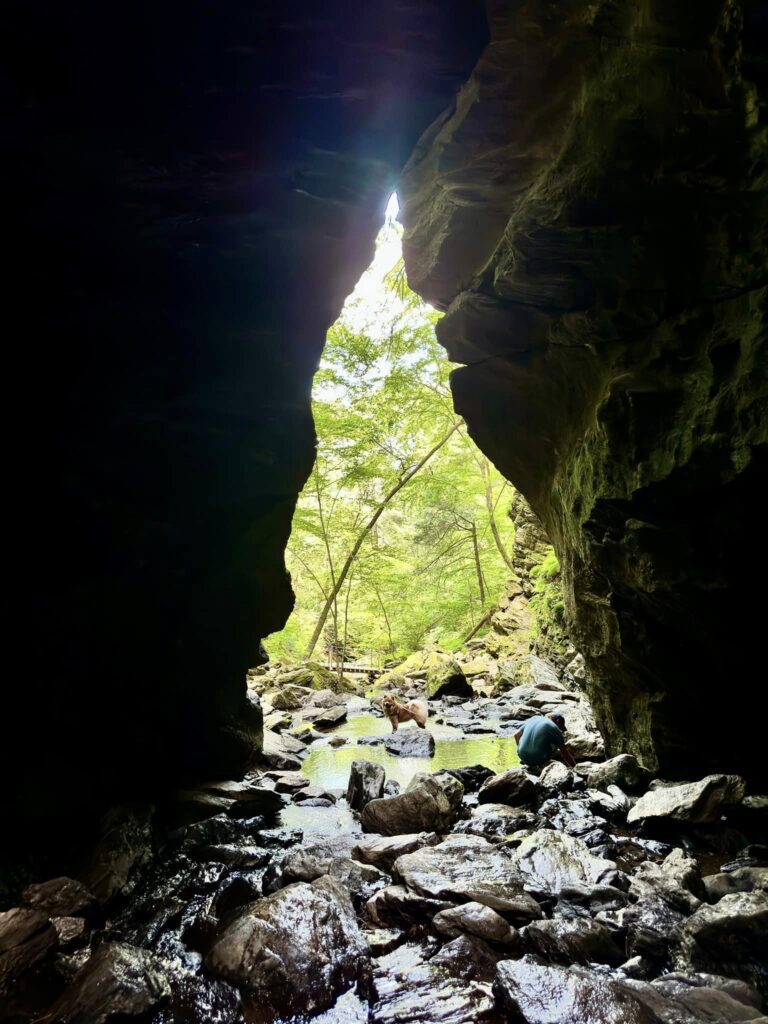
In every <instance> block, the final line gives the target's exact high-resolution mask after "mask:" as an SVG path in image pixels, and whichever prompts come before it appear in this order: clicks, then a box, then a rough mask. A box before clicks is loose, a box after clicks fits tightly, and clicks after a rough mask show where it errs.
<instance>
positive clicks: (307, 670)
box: [272, 661, 355, 707]
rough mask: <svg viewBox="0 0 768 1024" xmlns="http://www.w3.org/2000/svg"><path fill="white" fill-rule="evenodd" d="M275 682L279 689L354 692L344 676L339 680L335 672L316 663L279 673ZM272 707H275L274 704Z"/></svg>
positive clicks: (308, 663) (307, 663)
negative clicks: (293, 687) (292, 688)
mask: <svg viewBox="0 0 768 1024" xmlns="http://www.w3.org/2000/svg"><path fill="white" fill-rule="evenodd" d="M275 681H276V683H277V685H278V686H280V687H284V686H298V687H302V688H304V689H309V690H333V691H334V693H354V690H355V687H354V685H353V684H351V683H350V682H349V680H347V679H346V678H345V677H344V676H342V677H341V679H340V678H339V676H338V675H337V673H336V672H332V671H331V670H330V669H329V668H326V667H325V666H324V665H320V664H319V663H318V662H316V661H308V662H306V663H305V664H304V665H300V666H299V667H298V668H294V669H290V670H289V671H287V672H281V673H280V674H279V675H278V676H277V678H276V680H275ZM272 706H273V707H276V705H275V704H274V702H273V705H272Z"/></svg>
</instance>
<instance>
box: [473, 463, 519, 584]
mask: <svg viewBox="0 0 768 1024" xmlns="http://www.w3.org/2000/svg"><path fill="white" fill-rule="evenodd" d="M479 465H480V473H481V474H482V477H483V481H484V482H485V504H486V507H487V509H488V519H489V521H490V524H491V533H492V534H493V539H494V540H495V542H496V547H497V548H498V549H499V554H500V555H501V557H502V558H503V559H504V561H505V562H506V564H507V567H508V568H509V569H511V570H512V572H514V571H515V567H514V565H513V564H512V559H511V558H510V557H509V554H508V552H507V549H506V548H505V547H504V541H503V540H502V539H501V534H500V533H499V528H498V526H497V525H496V514H495V513H496V508H495V505H494V501H493V488H492V487H491V474H490V470H489V469H488V460H487V459H485V458H481V460H480V462H479Z"/></svg>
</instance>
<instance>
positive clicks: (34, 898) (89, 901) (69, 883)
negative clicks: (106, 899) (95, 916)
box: [22, 877, 96, 917]
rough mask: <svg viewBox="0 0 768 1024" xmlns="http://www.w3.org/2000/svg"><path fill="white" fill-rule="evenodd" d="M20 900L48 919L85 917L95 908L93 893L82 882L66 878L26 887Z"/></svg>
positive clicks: (53, 879)
mask: <svg viewBox="0 0 768 1024" xmlns="http://www.w3.org/2000/svg"><path fill="white" fill-rule="evenodd" d="M22 899H23V901H24V903H25V904H26V905H27V906H30V907H32V908H33V909H34V910H39V911H41V912H42V913H43V914H46V915H47V916H48V917H87V916H88V915H89V914H91V913H92V912H93V910H94V909H95V906H96V900H95V898H94V896H93V893H92V892H90V890H89V889H87V888H86V887H85V886H84V885H83V883H82V882H78V881H76V880H75V879H74V878H66V877H62V878H52V879H50V881H48V882H38V883H35V884H34V885H28V886H27V887H26V889H25V890H24V892H23V893H22Z"/></svg>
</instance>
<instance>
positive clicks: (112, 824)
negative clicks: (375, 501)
mask: <svg viewBox="0 0 768 1024" xmlns="http://www.w3.org/2000/svg"><path fill="white" fill-rule="evenodd" d="M153 814H154V807H153V806H152V805H151V804H122V805H119V806H116V807H113V808H111V809H110V810H109V811H108V812H107V813H106V814H105V816H104V818H103V819H102V821H101V832H100V836H99V840H98V842H97V844H96V847H95V849H94V851H93V853H92V854H91V858H90V860H89V862H88V865H87V866H86V868H85V870H84V872H83V873H82V875H81V881H82V882H83V883H84V884H85V885H86V886H87V887H88V889H89V890H90V891H91V892H92V893H93V895H94V896H95V897H96V899H97V900H98V901H99V903H102V904H105V903H108V902H109V901H110V900H111V899H112V898H113V897H114V896H117V895H121V896H126V895H128V894H129V893H130V892H131V891H132V890H133V888H134V887H135V885H136V883H137V881H138V878H139V875H140V873H141V869H142V868H143V867H144V865H145V864H147V863H148V862H149V860H150V857H151V855H152V833H151V821H152V816H153Z"/></svg>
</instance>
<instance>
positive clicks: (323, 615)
mask: <svg viewBox="0 0 768 1024" xmlns="http://www.w3.org/2000/svg"><path fill="white" fill-rule="evenodd" d="M461 423H462V421H461V420H459V421H458V423H454V425H453V426H452V427H451V429H450V430H449V431H448V433H447V434H445V436H444V437H442V438H441V439H440V440H439V441H438V442H437V444H436V445H434V446H433V447H432V448H430V449H429V451H428V452H427V454H426V455H425V456H424V457H423V458H422V459H421V461H420V462H417V463H416V465H415V466H414V467H413V468H412V469H410V470H409V471H408V472H407V473H406V474H405V475H404V476H402V477H401V478H400V479H399V480H398V482H397V483H396V484H395V486H394V487H392V488H391V490H390V491H388V493H387V494H386V495H385V496H384V498H382V500H381V501H380V502H379V504H378V505H377V506H376V509H375V510H374V513H373V515H372V516H371V518H370V519H369V520H368V522H367V523H366V524H365V526H364V527H363V528H362V530H361V531H360V533H359V534H358V536H357V540H356V541H355V543H354V544H353V545H352V550H351V551H350V552H349V554H348V555H347V558H346V561H345V562H344V565H343V566H342V567H341V569H340V570H339V572H338V574H337V575H336V578H335V579H334V580H333V581H332V582H333V586H332V588H331V592H330V594H329V595H328V598H327V600H326V602H325V604H324V605H323V610H322V611H321V612H320V617H319V618H318V620H317V624H316V626H315V630H314V632H313V634H312V638H311V640H310V641H309V643H308V644H307V649H306V651H305V652H304V660H305V661H308V660H309V659H310V658H311V657H312V652H313V651H314V649H315V645H316V644H317V641H318V639H319V638H320V634H321V633H322V632H323V627H324V626H325V621H326V619H327V618H328V615H329V613H330V611H331V609H332V608H333V607H334V605H335V601H336V597H337V595H338V593H339V591H340V589H341V587H342V585H343V583H344V580H345V579H346V578H347V575H348V574H349V570H350V569H351V568H352V564H353V562H354V561H355V558H357V554H358V552H359V551H360V548H361V547H362V546H363V542H364V541H365V538H366V537H367V536H368V534H369V533H370V532H371V530H372V529H373V528H374V526H375V525H376V523H377V522H378V521H379V519H380V517H381V514H382V513H383V512H384V509H385V508H386V507H387V505H388V504H389V503H390V501H392V499H393V498H394V497H395V495H396V494H398V493H399V492H400V491H401V490H402V489H403V487H405V485H406V484H407V483H409V482H410V481H411V480H413V478H414V477H415V476H416V474H417V473H418V472H419V470H420V469H422V468H423V467H424V466H426V464H427V463H428V462H429V460H430V459H431V458H432V456H433V455H434V454H435V453H436V452H438V451H440V449H441V448H442V447H443V445H444V444H445V443H446V441H447V440H448V439H449V438H450V437H451V435H452V434H454V433H455V432H456V431H457V430H458V429H459V427H460V426H461Z"/></svg>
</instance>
